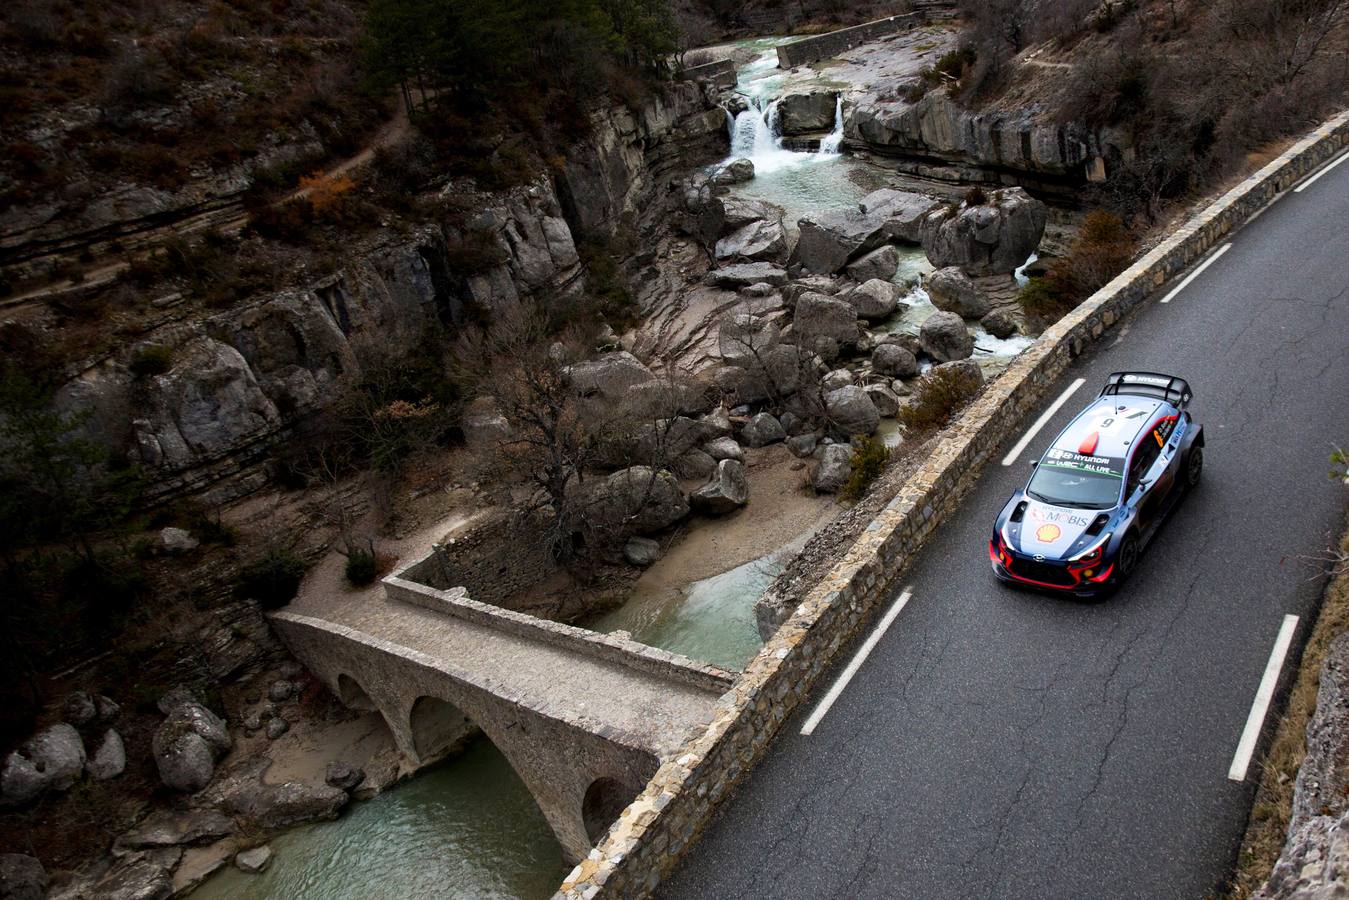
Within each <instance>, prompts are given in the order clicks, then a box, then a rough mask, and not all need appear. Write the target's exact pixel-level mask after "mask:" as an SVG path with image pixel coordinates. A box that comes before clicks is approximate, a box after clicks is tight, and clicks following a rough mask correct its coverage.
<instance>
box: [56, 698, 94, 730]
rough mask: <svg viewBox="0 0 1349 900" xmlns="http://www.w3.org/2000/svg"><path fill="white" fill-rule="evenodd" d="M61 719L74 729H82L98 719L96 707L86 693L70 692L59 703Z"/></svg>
mask: <svg viewBox="0 0 1349 900" xmlns="http://www.w3.org/2000/svg"><path fill="white" fill-rule="evenodd" d="M61 718H62V720H64V721H66V722H69V723H70V724H71V725H74V726H75V727H76V728H83V727H84V726H85V725H88V724H89V723H90V722H92V721H94V719H96V718H98V706H97V705H95V703H94V698H93V697H91V696H90V695H89V692H88V691H72V692H71V693H69V694H67V695H66V699H65V700H63V701H61Z"/></svg>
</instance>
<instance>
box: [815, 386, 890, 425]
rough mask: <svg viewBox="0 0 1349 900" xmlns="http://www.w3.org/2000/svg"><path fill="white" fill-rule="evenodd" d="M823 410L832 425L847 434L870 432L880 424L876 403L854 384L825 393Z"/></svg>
mask: <svg viewBox="0 0 1349 900" xmlns="http://www.w3.org/2000/svg"><path fill="white" fill-rule="evenodd" d="M824 410H825V414H826V415H828V416H829V421H830V422H831V423H833V425H834V427H835V428H836V429H838V430H839V431H841V432H842V433H844V434H848V435H854V434H871V433H872V432H874V431H875V430H876V427H877V426H878V425H880V424H881V416H880V412H879V411H877V409H876V404H875V403H873V402H872V401H871V398H870V397H869V396H867V392H866V391H865V390H863V389H862V388H860V387H858V386H857V385H854V384H850V385H848V386H847V387H842V388H839V389H838V390H836V391H830V392H829V393H827V394H825V395H824Z"/></svg>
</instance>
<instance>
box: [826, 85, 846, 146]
mask: <svg viewBox="0 0 1349 900" xmlns="http://www.w3.org/2000/svg"><path fill="white" fill-rule="evenodd" d="M842 143H843V95H842V94H839V95H838V97H837V98H836V99H835V100H834V130H833V131H831V132H829V134H827V135H825V136H824V137H823V138H822V139H821V140H820V152H821V153H823V154H828V155H830V156H837V155H838V153H839V149H838V148H839V145H840V144H842Z"/></svg>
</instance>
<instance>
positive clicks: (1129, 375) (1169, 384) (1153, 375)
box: [1100, 372, 1194, 409]
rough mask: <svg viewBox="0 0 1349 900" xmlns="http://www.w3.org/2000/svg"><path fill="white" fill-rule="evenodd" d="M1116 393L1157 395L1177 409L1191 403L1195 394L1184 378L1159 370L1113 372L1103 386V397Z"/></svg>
mask: <svg viewBox="0 0 1349 900" xmlns="http://www.w3.org/2000/svg"><path fill="white" fill-rule="evenodd" d="M1116 394H1134V395H1137V396H1141V397H1155V398H1156V399H1158V400H1165V401H1166V402H1167V403H1170V404H1171V405H1172V406H1174V407H1176V409H1184V408H1185V407H1187V406H1189V405H1190V400H1191V399H1192V398H1193V397H1194V394H1193V393H1191V392H1190V385H1189V383H1188V382H1187V381H1186V380H1185V379H1184V378H1178V377H1177V376H1175V375H1162V374H1159V373H1157V372H1112V373H1111V375H1110V377H1109V378H1107V379H1106V380H1105V387H1103V388H1101V394H1100V395H1101V396H1102V397H1111V396H1114V395H1116Z"/></svg>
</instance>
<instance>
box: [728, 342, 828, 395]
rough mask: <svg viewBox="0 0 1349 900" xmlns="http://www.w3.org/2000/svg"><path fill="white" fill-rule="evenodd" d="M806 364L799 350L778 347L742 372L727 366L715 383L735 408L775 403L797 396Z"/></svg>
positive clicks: (783, 346)
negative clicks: (793, 395)
mask: <svg viewBox="0 0 1349 900" xmlns="http://www.w3.org/2000/svg"><path fill="white" fill-rule="evenodd" d="M804 362H805V361H804V360H803V357H802V353H801V351H800V350H798V349H797V348H796V347H794V346H791V345H788V344H779V345H778V346H776V347H774V348H773V349H771V350H769V351H768V352H767V353H764V354H762V355H761V356H760V357H759V358H758V359H757V360H755V361H754V362H752V363H750V364H749V365H747V366H745V367H743V368H741V367H739V366H724V367H722V368H721V369H718V370H716V371H715V372H714V373H713V379H714V381H715V382H716V385H717V387H718V388H719V389H720V390H721V391H722V392H723V393H725V394H729V395H730V396H731V398H732V404H733V405H740V404H744V403H757V402H759V401H760V400H769V399H775V400H776V399H781V398H783V397H786V396H788V395H790V394H793V393H795V392H796V390H797V388H798V387H799V386H800V384H801V369H802V367H803V365H804Z"/></svg>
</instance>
